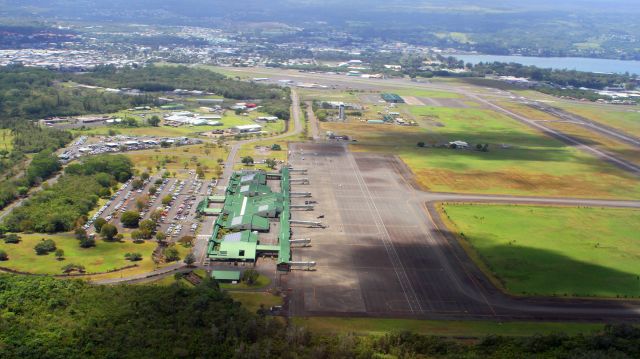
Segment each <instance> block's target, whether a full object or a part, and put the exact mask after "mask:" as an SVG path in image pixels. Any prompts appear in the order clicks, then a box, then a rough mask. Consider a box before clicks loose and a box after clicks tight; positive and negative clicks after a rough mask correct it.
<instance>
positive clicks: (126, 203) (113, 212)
mask: <svg viewBox="0 0 640 359" xmlns="http://www.w3.org/2000/svg"><path fill="white" fill-rule="evenodd" d="M132 184H133V181H132V180H129V181H127V182H126V183H125V184H123V185H122V186H121V187H120V189H119V190H118V191H117V192H116V193H114V195H113V196H112V197H111V199H110V200H109V201H108V202H107V203H106V204H105V205H103V206H102V207H101V208H99V209H98V211H97V212H96V213H95V215H93V216H92V217H91V218H90V219H89V221H88V222H87V224H86V225H85V229H87V231H89V233H93V232H94V231H95V230H94V227H93V223H94V222H95V220H96V219H97V218H100V217H101V218H104V219H105V220H107V222H109V223H112V224H114V225H115V226H116V227H117V228H118V231H119V232H120V233H122V232H126V231H127V229H125V228H124V227H123V226H122V223H121V222H120V220H119V218H120V215H122V213H124V212H125V211H128V210H136V211H137V210H138V209H137V207H136V199H137V198H139V197H142V196H148V198H149V201H148V204H147V205H146V206H145V207H144V209H143V210H142V211H141V212H140V217H141V218H140V219H141V220H144V219H149V218H150V216H151V214H152V213H153V212H154V211H155V210H161V211H162V216H161V219H160V223H159V226H158V228H157V230H158V231H162V232H164V233H166V234H167V239H168V240H169V241H176V240H178V239H180V238H181V237H183V236H188V235H189V236H195V235H196V233H197V232H198V230H199V228H200V227H202V228H207V227H206V223H203V224H202V225H201V223H200V221H199V220H197V219H196V206H197V204H198V202H200V201H201V200H203V199H204V198H205V196H208V195H210V194H211V193H212V191H213V188H214V186H215V184H216V182H215V180H214V181H210V180H207V181H202V180H198V179H196V176H195V174H193V173H191V176H190V177H189V178H188V179H186V180H178V179H175V178H165V179H162V178H158V177H150V178H149V179H148V180H146V181H144V185H143V187H142V188H139V189H134V188H133V185H132ZM154 185H155V186H156V187H157V192H156V193H155V194H154V195H150V194H149V189H150V188H151V187H152V186H154ZM166 196H170V197H171V198H172V200H171V202H170V203H169V204H167V205H163V203H162V199H163V198H165V197H166ZM204 220H205V221H206V220H208V218H205V219H204Z"/></svg>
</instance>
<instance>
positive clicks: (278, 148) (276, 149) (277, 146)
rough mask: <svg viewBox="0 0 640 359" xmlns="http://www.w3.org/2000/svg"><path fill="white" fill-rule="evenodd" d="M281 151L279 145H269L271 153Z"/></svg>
mask: <svg viewBox="0 0 640 359" xmlns="http://www.w3.org/2000/svg"><path fill="white" fill-rule="evenodd" d="M281 150H282V147H281V146H280V145H279V144H277V143H274V144H273V145H271V151H281Z"/></svg>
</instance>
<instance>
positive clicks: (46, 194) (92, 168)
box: [4, 155, 133, 233]
mask: <svg viewBox="0 0 640 359" xmlns="http://www.w3.org/2000/svg"><path fill="white" fill-rule="evenodd" d="M132 174H133V164H132V163H131V161H130V160H129V158H128V157H126V156H123V155H114V156H110V155H101V156H95V157H88V158H86V159H85V160H84V161H83V162H82V163H78V164H72V165H69V166H68V167H67V168H66V170H65V173H64V175H62V176H61V177H60V179H59V180H58V182H57V183H55V184H54V185H52V186H51V187H48V188H43V190H42V191H40V192H38V193H36V194H34V195H33V196H31V198H29V199H28V200H27V201H25V203H24V204H23V205H22V206H20V207H18V208H16V209H14V210H13V211H12V212H11V214H9V216H8V217H7V218H6V219H5V222H4V224H5V226H6V227H7V229H8V230H10V231H13V232H25V231H27V232H41V233H55V232H67V231H70V230H72V229H74V228H75V227H77V226H79V225H81V224H83V223H84V221H85V220H86V216H87V214H88V213H89V211H90V210H91V209H93V208H94V207H95V206H96V204H97V202H98V199H99V198H100V197H104V198H106V197H109V196H111V192H112V190H111V188H112V187H113V186H115V185H116V184H117V183H118V182H124V181H126V180H128V179H129V178H130V177H131V176H132Z"/></svg>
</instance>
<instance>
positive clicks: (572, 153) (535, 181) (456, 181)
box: [321, 106, 640, 199]
mask: <svg viewBox="0 0 640 359" xmlns="http://www.w3.org/2000/svg"><path fill="white" fill-rule="evenodd" d="M401 110H402V111H406V112H408V113H409V114H410V115H411V116H413V118H414V120H416V121H417V122H418V123H419V125H420V126H419V127H403V126H395V125H368V124H361V123H358V124H339V123H322V124H321V127H322V130H323V131H325V130H332V131H334V132H336V133H339V134H346V135H350V136H352V137H353V138H356V139H357V140H358V143H357V145H352V149H354V150H356V151H377V152H390V153H393V154H396V155H398V156H400V158H402V160H403V161H405V162H406V163H407V165H408V166H409V167H410V168H411V169H412V171H413V172H414V173H415V174H416V179H417V181H418V182H419V183H420V184H421V185H423V186H424V187H426V188H429V189H430V190H433V191H445V192H449V191H454V192H466V193H502V194H517V195H546V196H575V197H597V198H600V197H601V198H606V197H609V198H625V199H628V198H640V182H639V181H638V180H637V178H635V177H633V176H631V175H629V174H627V173H626V172H624V171H622V170H620V169H618V168H617V167H614V166H613V165H610V164H608V163H605V162H604V161H601V160H599V159H598V158H595V157H593V156H590V155H587V154H585V153H583V152H581V151H580V150H578V149H576V148H574V147H572V146H567V145H565V144H563V143H561V142H559V141H557V140H555V139H553V138H550V137H548V136H545V135H544V134H541V133H539V132H536V131H534V130H532V129H530V128H529V127H527V126H525V125H523V124H520V123H518V122H516V121H515V120H512V119H510V118H508V117H505V116H503V115H501V114H498V113H496V112H493V111H491V110H484V109H476V108H471V109H454V108H443V107H428V106H405V107H401ZM454 140H462V141H467V142H469V143H470V144H471V145H472V146H474V145H475V144H476V143H489V144H490V149H489V152H480V151H475V150H452V149H449V148H418V147H417V146H416V144H417V143H418V142H421V141H422V142H425V143H427V145H436V144H446V143H448V142H449V141H454ZM503 145H504V146H503ZM503 147H504V148H503Z"/></svg>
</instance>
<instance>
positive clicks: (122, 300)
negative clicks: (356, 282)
mask: <svg viewBox="0 0 640 359" xmlns="http://www.w3.org/2000/svg"><path fill="white" fill-rule="evenodd" d="M639 356H640V329H639V328H636V327H632V326H626V325H621V326H607V327H606V329H605V330H604V331H602V332H601V333H596V334H593V335H587V336H582V335H579V336H574V337H569V336H564V335H549V336H534V337H528V338H508V337H487V338H485V339H483V340H481V341H479V342H478V343H475V344H463V343H459V342H455V341H451V340H448V339H442V338H438V337H430V336H423V335H417V334H410V333H396V334H387V335H384V336H376V337H373V336H350V335H346V336H344V335H342V336H335V335H333V336H317V335H314V334H312V333H310V332H308V331H306V330H304V329H302V328H297V327H286V326H285V325H284V324H282V321H280V320H276V319H271V318H268V317H263V316H260V315H256V314H251V313H249V312H248V311H246V310H245V309H243V308H242V307H241V306H240V305H239V304H238V303H236V302H233V300H232V299H230V298H229V297H228V296H227V295H226V294H225V293H223V292H221V291H220V290H219V289H218V288H217V286H216V285H215V282H211V281H210V280H205V281H204V282H203V283H202V284H200V285H198V286H196V287H193V288H188V287H185V286H180V285H171V286H169V287H164V286H154V285H135V286H124V285H119V286H104V287H103V286H92V285H89V284H86V283H84V282H80V281H62V280H55V279H52V278H47V277H22V276H14V275H0V357H2V358H87V357H96V358H153V357H156V358H180V357H189V358H557V357H563V358H637V357H639Z"/></svg>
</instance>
